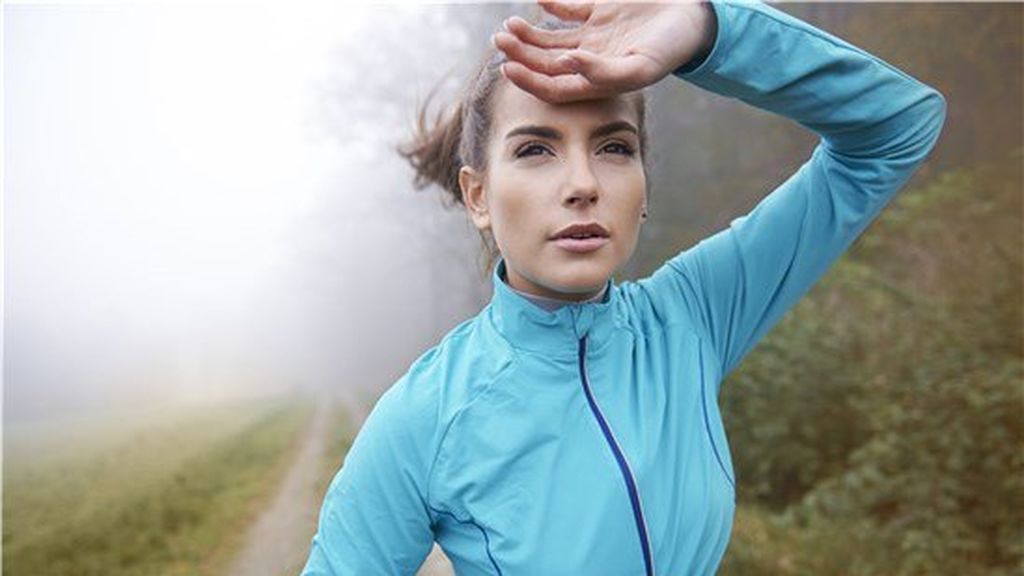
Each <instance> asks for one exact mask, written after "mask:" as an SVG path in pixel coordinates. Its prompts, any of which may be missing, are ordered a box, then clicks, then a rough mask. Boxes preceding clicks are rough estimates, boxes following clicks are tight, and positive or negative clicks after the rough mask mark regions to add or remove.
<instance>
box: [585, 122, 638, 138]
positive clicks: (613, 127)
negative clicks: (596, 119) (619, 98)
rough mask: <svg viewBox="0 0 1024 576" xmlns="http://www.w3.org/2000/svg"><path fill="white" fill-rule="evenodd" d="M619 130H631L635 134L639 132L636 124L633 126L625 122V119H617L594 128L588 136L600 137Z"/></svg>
mask: <svg viewBox="0 0 1024 576" xmlns="http://www.w3.org/2000/svg"><path fill="white" fill-rule="evenodd" d="M621 131H626V132H632V133H633V134H635V135H639V134H640V131H639V130H637V129H636V126H633V125H632V124H630V123H629V122H626V121H625V120H617V121H615V122H609V123H608V124H604V125H602V126H599V127H597V129H596V130H594V132H593V133H591V135H590V137H591V138H600V137H601V136H607V135H609V134H614V133H616V132H621Z"/></svg>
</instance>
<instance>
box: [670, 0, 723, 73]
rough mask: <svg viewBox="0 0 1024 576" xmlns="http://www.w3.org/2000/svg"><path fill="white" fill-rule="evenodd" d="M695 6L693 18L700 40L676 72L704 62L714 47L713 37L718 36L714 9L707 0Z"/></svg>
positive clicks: (692, 68) (684, 70)
mask: <svg viewBox="0 0 1024 576" xmlns="http://www.w3.org/2000/svg"><path fill="white" fill-rule="evenodd" d="M697 7H698V10H697V11H696V17H695V19H696V22H697V24H696V26H697V29H698V30H701V31H702V32H701V41H700V44H699V45H698V46H697V51H696V52H695V53H694V54H693V56H691V57H690V59H689V60H687V61H686V62H684V63H683V64H682V65H681V66H679V67H678V68H677V70H676V72H678V73H682V72H689V71H690V70H694V69H696V68H697V67H698V66H700V65H701V64H702V63H704V60H705V59H707V57H708V56H709V55H710V54H711V50H712V49H713V48H714V47H715V39H716V37H717V36H718V16H717V14H716V13H715V9H714V7H713V6H712V5H711V2H710V1H708V0H702V1H701V2H699V3H698V4H697Z"/></svg>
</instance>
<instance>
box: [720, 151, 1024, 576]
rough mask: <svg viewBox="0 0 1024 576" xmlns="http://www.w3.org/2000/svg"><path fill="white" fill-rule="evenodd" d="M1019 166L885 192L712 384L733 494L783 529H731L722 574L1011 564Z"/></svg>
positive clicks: (1016, 532) (1019, 493) (1019, 322)
mask: <svg viewBox="0 0 1024 576" xmlns="http://www.w3.org/2000/svg"><path fill="white" fill-rule="evenodd" d="M1021 174H1022V172H1021V154H1020V151H1019V150H1018V151H1016V152H1015V153H1013V154H1011V155H1010V156H1009V157H1007V158H1006V159H1005V160H1004V161H1003V162H1001V163H998V164H994V165H985V166H979V167H976V168H972V169H958V170H952V171H949V172H946V173H944V174H942V175H941V176H940V177H938V178H936V179H935V181H934V182H932V183H930V184H929V185H927V186H921V187H917V188H908V189H906V190H904V191H902V192H901V193H900V194H899V195H898V196H897V197H896V199H895V200H894V201H893V203H892V204H891V205H890V206H889V207H888V208H887V209H886V210H885V211H884V212H883V213H882V215H881V217H880V218H879V219H878V220H877V221H876V222H875V223H874V224H873V226H872V227H871V228H870V229H869V230H868V231H867V232H866V233H865V234H864V235H863V236H862V237H861V239H860V240H858V242H857V243H855V245H854V246H853V247H852V248H851V250H850V251H849V252H848V253H847V254H846V255H845V256H844V257H843V258H842V259H841V260H840V261H839V262H838V263H837V264H836V265H835V266H834V267H833V269H832V270H830V272H829V273H828V274H827V275H826V277H825V278H824V279H823V280H822V282H821V283H819V284H818V285H817V286H816V287H815V288H814V289H813V290H812V291H811V293H810V294H809V295H808V296H807V297H806V298H805V299H804V300H803V301H802V302H801V303H800V304H799V305H798V306H797V307H795V308H794V309H793V310H792V311H791V312H790V313H789V314H788V315H787V316H786V317H785V318H784V319H783V321H782V322H780V324H779V325H778V326H777V327H776V329H775V330H773V331H772V333H771V334H769V335H768V336H767V337H766V338H765V340H764V341H763V342H762V343H761V345H760V346H759V347H758V348H757V349H755V351H754V352H752V353H751V354H750V356H749V357H748V358H747V360H746V361H745V362H744V364H743V365H742V366H741V367H740V369H738V370H737V371H736V372H735V373H734V374H733V375H731V376H730V378H729V381H728V382H726V383H725V384H724V385H723V412H724V417H725V419H726V422H727V426H728V429H729V434H730V442H731V445H732V449H733V452H734V460H735V462H736V467H737V475H738V478H739V480H740V489H741V492H740V498H741V499H742V500H743V501H744V502H748V503H751V504H755V503H756V505H757V506H758V510H759V514H762V515H769V514H770V515H772V518H773V519H772V520H771V521H769V520H765V519H761V520H759V522H760V524H758V525H760V526H762V527H765V526H774V527H775V528H776V529H778V530H782V531H784V532H786V533H787V534H789V537H787V538H782V537H779V538H776V539H775V540H771V539H769V541H770V543H771V545H764V539H762V544H761V545H757V544H754V543H752V542H754V541H752V540H747V541H743V539H742V534H743V533H742V531H740V530H739V528H738V530H737V536H738V539H739V540H738V541H737V542H735V543H734V545H733V551H734V552H732V553H731V554H732V555H734V556H736V557H737V559H736V560H734V561H731V565H732V566H734V569H735V570H736V571H737V572H738V573H743V569H742V566H745V565H747V566H749V565H751V564H750V562H753V560H751V558H755V557H757V555H758V554H759V553H760V552H758V551H761V552H763V551H764V550H765V549H767V550H769V551H774V558H775V559H776V560H777V559H779V558H782V557H785V558H788V560H787V562H786V566H788V567H789V568H790V569H792V572H791V573H806V574H814V573H836V572H833V571H832V569H831V568H829V567H828V566H838V567H839V572H840V573H851V574H879V573H894V574H936V573H956V574H982V573H984V574H992V573H1019V572H1015V571H1019V570H1021V569H1022V568H1024V530H1022V525H1024V517H1022V512H1021V511H1022V510H1024V451H1022V447H1024V418H1022V416H1024V395H1022V392H1024V390H1022V382H1024V358H1022V355H1021V353H1022V344H1024V335H1022V331H1024V317H1022V313H1024V308H1022V301H1024V292H1022V280H1024V266H1022V254H1021V250H1020V242H1021V213H1022V210H1021V208H1022V194H1021ZM773 523H774V524H773ZM764 531H767V533H771V530H769V529H767V528H766V529H765V530H763V531H762V532H764ZM775 546H778V548H776V547H775ZM737 550H738V551H737ZM767 555H768V556H771V555H772V552H768V554H767ZM826 559H831V561H832V562H834V563H837V564H822V563H823V562H825V560H826ZM761 566H762V568H765V566H767V565H764V564H762V565H761ZM772 570H773V571H776V572H781V573H787V572H785V571H783V570H781V569H779V568H778V567H777V566H776V567H775V568H772ZM754 572H755V573H756V572H757V571H754Z"/></svg>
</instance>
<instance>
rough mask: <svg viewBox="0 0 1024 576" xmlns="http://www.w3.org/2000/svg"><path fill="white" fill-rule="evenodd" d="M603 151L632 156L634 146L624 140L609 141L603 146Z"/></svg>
mask: <svg viewBox="0 0 1024 576" xmlns="http://www.w3.org/2000/svg"><path fill="white" fill-rule="evenodd" d="M601 151H602V152H610V153H612V154H621V155H623V156H632V155H633V147H632V146H630V145H628V144H623V143H622V142H609V143H608V144H605V145H604V146H603V147H602V148H601Z"/></svg>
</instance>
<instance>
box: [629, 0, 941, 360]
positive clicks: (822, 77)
mask: <svg viewBox="0 0 1024 576" xmlns="http://www.w3.org/2000/svg"><path fill="white" fill-rule="evenodd" d="M713 5H714V8H715V10H716V13H717V20H718V34H717V38H716V41H715V45H714V47H713V49H712V51H711V53H710V54H709V55H708V57H707V58H706V59H705V60H704V61H703V62H701V63H700V64H699V65H698V66H696V67H694V68H693V69H691V70H689V71H686V70H681V71H677V72H676V75H677V76H679V77H681V78H683V79H685V80H687V81H689V82H691V83H693V84H695V85H697V86H700V87H701V88H704V89H707V90H710V91H712V92H715V93H718V94H722V95H725V96H729V97H733V98H738V99H740V100H742V101H744V102H746V103H748V104H750V105H752V106H756V107H758V108H761V109H765V110H769V111H771V112H774V113H776V114H780V115H782V116H785V117H787V118H790V119H792V120H794V121H796V122H797V123H799V124H801V125H802V126H805V127H807V128H809V129H811V130H813V131H814V132H816V133H817V134H818V135H820V136H821V141H820V142H819V144H818V145H817V146H816V147H815V149H814V150H813V152H812V154H811V157H810V159H809V160H807V162H805V163H804V164H803V165H802V166H801V167H800V168H799V169H798V170H797V171H796V173H794V174H793V175H792V176H790V177H789V178H788V179H787V180H786V181H785V182H783V183H782V184H781V185H780V186H779V187H777V188H776V189H775V190H773V191H772V192H771V193H770V194H768V195H767V196H766V197H765V198H764V199H763V200H761V202H760V203H759V204H758V205H757V206H756V207H755V208H754V209H753V210H752V211H751V212H750V213H748V214H746V215H745V216H742V217H739V218H736V219H734V220H733V221H732V222H731V223H730V224H729V226H728V227H727V228H726V229H724V230H722V231H720V232H718V233H717V234H714V235H712V236H711V237H709V238H706V239H704V240H703V241H701V242H700V243H699V244H698V245H697V246H695V247H693V248H691V249H689V250H686V251H684V252H682V253H680V254H679V255H678V256H676V257H674V258H672V259H671V260H669V261H668V262H667V263H666V264H665V265H664V266H663V267H662V268H660V269H659V270H657V271H656V272H655V273H654V274H653V275H652V277H651V278H649V279H647V280H646V281H644V282H641V284H642V285H644V286H645V287H646V288H647V289H648V290H649V293H650V294H651V298H652V300H660V301H661V302H660V303H661V305H662V306H664V307H666V308H671V307H678V306H682V307H684V308H686V310H685V313H686V314H688V315H689V316H690V317H691V318H692V319H693V321H694V322H696V323H697V324H698V325H699V326H701V327H702V329H703V331H704V332H705V334H706V336H707V338H708V340H709V342H710V343H711V345H712V346H713V348H714V349H715V350H716V351H717V353H718V356H719V361H720V366H721V376H722V377H723V378H724V377H725V376H726V375H727V374H728V373H729V372H731V371H732V370H733V369H734V368H735V367H736V366H737V365H738V364H739V362H740V361H741V360H742V359H743V357H744V356H746V354H747V353H748V352H749V351H750V350H751V348H753V346H754V345H755V344H756V343H757V342H758V341H759V340H760V339H761V338H762V337H763V336H764V334H765V333H767V331H768V330H769V329H771V328H772V326H774V325H775V324H776V323H777V322H778V321H779V320H780V319H781V317H782V316H783V315H784V313H785V312H786V311H787V310H789V309H790V308H792V307H793V306H794V305H795V304H796V302H797V301H798V300H799V299H800V298H801V297H802V296H803V295H804V294H806V292H807V291H808V290H809V289H810V288H811V286H813V285H814V284H815V283H816V282H817V281H818V280H819V279H820V278H821V277H822V276H823V275H824V273H825V272H826V271H827V270H828V268H829V267H830V266H831V264H832V263H834V262H835V261H836V260H837V259H838V258H839V257H840V255H842V253H843V252H844V251H845V250H846V249H847V248H848V247H849V246H850V244H851V243H852V242H853V241H854V240H855V239H856V238H857V237H858V236H859V235H860V234H861V233H862V232H863V231H864V229H865V228H867V226H868V225H869V224H870V223H871V222H872V221H873V220H874V219H875V217H877V215H878V214H879V212H880V211H881V210H882V209H883V208H884V207H885V205H886V204H887V203H888V202H889V201H890V200H891V199H892V197H893V196H894V195H895V194H896V192H897V191H898V190H899V189H900V188H901V187H902V186H903V185H904V184H905V183H906V182H907V180H909V179H910V177H911V176H912V175H913V174H914V172H915V171H916V170H917V168H918V167H919V166H920V165H921V163H922V162H923V161H924V159H925V157H926V156H927V155H928V153H929V152H930V151H931V150H932V148H933V147H934V145H935V142H936V141H937V140H938V137H939V134H940V132H941V129H942V125H943V122H944V120H945V113H946V102H945V99H944V98H943V97H942V95H941V94H940V93H939V92H937V91H936V90H935V89H933V88H931V87H929V86H926V85H924V84H922V83H921V82H919V81H918V80H916V79H914V78H912V77H910V76H909V75H907V74H905V73H904V72H902V71H900V70H898V69H896V68H894V67H893V66H891V65H889V64H887V63H886V62H884V61H882V60H881V59H879V58H877V57H875V56H873V55H871V54H868V53H867V52H864V51H863V50H861V49H859V48H857V47H855V46H853V45H851V44H849V43H847V42H845V41H843V40H841V39H839V38H836V37H835V36H832V35H830V34H828V33H826V32H824V31H822V30H819V29H817V28H815V27H813V26H811V25H810V24H807V23H806V22H803V21H801V20H798V19H796V18H794V17H792V16H789V15H787V14H785V13H783V12H780V11H778V10H776V9H774V8H771V7H769V6H766V5H763V4H759V3H733V2H725V1H718V0H715V1H714V2H713ZM680 295H681V296H682V298H678V296H680ZM677 312H678V313H684V311H681V310H680V311H677Z"/></svg>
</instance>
